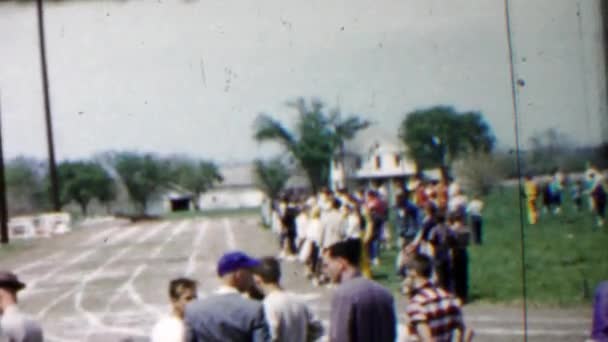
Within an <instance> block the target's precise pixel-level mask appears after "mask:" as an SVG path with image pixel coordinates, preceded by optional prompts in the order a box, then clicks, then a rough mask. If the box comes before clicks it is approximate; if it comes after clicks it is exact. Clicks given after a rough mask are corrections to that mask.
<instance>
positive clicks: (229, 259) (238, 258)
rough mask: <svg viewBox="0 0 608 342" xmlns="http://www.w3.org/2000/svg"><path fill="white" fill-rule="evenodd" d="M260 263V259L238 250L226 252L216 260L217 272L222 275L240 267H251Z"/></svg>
mask: <svg viewBox="0 0 608 342" xmlns="http://www.w3.org/2000/svg"><path fill="white" fill-rule="evenodd" d="M259 265H260V261H259V260H257V259H254V258H252V257H250V256H249V255H247V254H245V253H243V252H240V251H235V252H228V253H226V254H224V255H222V257H221V258H220V260H219V261H218V262H217V274H218V275H219V276H220V277H222V276H224V275H225V274H226V273H230V272H234V271H236V270H239V269H242V268H253V267H257V266H259Z"/></svg>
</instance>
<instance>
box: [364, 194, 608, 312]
mask: <svg viewBox="0 0 608 342" xmlns="http://www.w3.org/2000/svg"><path fill="white" fill-rule="evenodd" d="M484 202H485V203H486V206H485V209H484V213H483V214H484V231H483V234H484V244H483V245H482V246H471V248H470V249H469V262H470V263H469V282H470V294H471V298H472V300H473V301H483V302H501V303H521V302H522V301H523V286H524V283H523V274H522V262H521V260H522V258H521V256H522V254H521V240H520V238H521V234H520V216H519V215H520V210H519V203H518V198H517V190H516V189H515V188H504V189H498V190H496V191H494V193H492V194H491V195H489V196H488V197H487V198H485V200H484ZM525 210H526V209H525V208H524V214H526V213H525ZM524 251H525V258H526V272H525V277H526V282H525V286H526V291H527V299H528V303H529V304H530V305H539V306H576V305H587V304H589V303H590V302H591V296H592V294H593V291H594V288H595V286H596V285H597V284H598V283H599V282H600V281H601V280H606V279H608V227H606V226H605V227H603V228H597V227H596V226H595V221H594V219H593V217H592V215H591V213H590V212H589V211H588V209H586V208H585V210H584V211H582V212H580V213H577V212H575V210H574V208H573V205H572V202H571V201H570V199H569V198H568V196H566V198H565V199H564V203H563V206H562V214H561V215H559V216H554V215H551V214H544V215H541V217H540V219H539V223H538V224H536V225H533V226H532V225H529V224H528V223H527V220H526V221H525V225H524ZM396 252H397V251H396V249H394V248H393V249H391V250H388V251H385V253H384V255H383V257H382V260H381V261H382V265H381V266H379V267H378V268H377V269H375V270H374V275H375V276H376V277H377V279H378V280H379V281H381V282H382V283H384V284H385V285H387V286H389V287H390V288H392V289H395V290H396V289H398V287H399V278H398V277H397V276H396V275H395V274H394V273H395V272H394V260H395V254H396Z"/></svg>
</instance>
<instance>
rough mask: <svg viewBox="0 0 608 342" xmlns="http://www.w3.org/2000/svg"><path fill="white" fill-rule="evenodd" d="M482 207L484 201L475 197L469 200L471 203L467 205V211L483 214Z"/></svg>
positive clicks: (471, 213)
mask: <svg viewBox="0 0 608 342" xmlns="http://www.w3.org/2000/svg"><path fill="white" fill-rule="evenodd" d="M482 209H483V202H482V201H480V200H478V199H474V200H472V201H471V202H469V205H468V206H467V213H469V215H475V216H481V210H482Z"/></svg>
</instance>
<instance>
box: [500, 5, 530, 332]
mask: <svg viewBox="0 0 608 342" xmlns="http://www.w3.org/2000/svg"><path fill="white" fill-rule="evenodd" d="M504 6H505V24H506V31H507V45H508V52H509V74H510V76H511V105H512V106H513V125H514V130H515V153H516V163H517V173H518V175H519V177H517V179H518V182H519V184H518V189H520V190H519V191H520V192H521V191H522V190H521V189H523V186H522V181H521V179H522V174H521V173H522V172H521V171H522V167H521V150H520V145H519V144H520V142H519V140H520V137H519V101H518V96H517V95H518V92H517V85H518V83H517V81H516V80H515V79H516V77H515V53H514V52H513V35H512V33H511V9H510V7H509V0H505V2H504ZM522 84H523V83H522ZM518 197H519V229H520V248H521V251H520V252H521V254H520V256H521V277H522V296H523V308H522V310H523V319H524V342H527V341H528V293H527V286H528V284H527V283H526V282H527V278H526V241H525V237H526V235H525V230H524V210H525V208H524V202H523V195H522V194H521V193H520V194H519V196H518Z"/></svg>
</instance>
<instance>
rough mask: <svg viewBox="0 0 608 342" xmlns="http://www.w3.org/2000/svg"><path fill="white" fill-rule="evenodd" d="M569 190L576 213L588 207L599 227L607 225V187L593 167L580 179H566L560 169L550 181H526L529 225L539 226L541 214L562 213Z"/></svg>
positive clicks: (525, 189)
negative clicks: (605, 222)
mask: <svg viewBox="0 0 608 342" xmlns="http://www.w3.org/2000/svg"><path fill="white" fill-rule="evenodd" d="M566 191H568V192H569V194H570V199H571V202H572V206H573V208H574V210H576V211H577V212H582V211H584V210H585V207H588V209H589V211H590V212H591V213H592V214H593V215H594V216H595V220H596V225H597V226H598V227H602V226H604V221H605V219H606V199H607V193H608V185H607V184H606V178H605V177H604V176H603V175H602V173H601V172H599V171H598V170H597V169H596V168H594V167H592V166H590V167H589V168H588V169H587V171H586V172H585V174H584V175H583V177H581V178H574V177H567V176H566V175H565V174H564V173H563V172H561V171H559V170H558V171H556V172H555V174H554V175H553V176H552V177H551V179H550V180H548V181H542V180H540V179H539V178H538V177H534V176H532V175H527V176H526V177H525V180H524V194H525V196H526V206H527V210H528V222H529V223H530V224H536V223H537V222H538V220H539V216H541V214H554V215H559V214H561V212H562V205H563V199H564V197H565V193H566ZM539 200H540V201H539ZM539 202H540V203H539ZM539 204H540V205H539ZM539 209H540V210H539Z"/></svg>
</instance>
